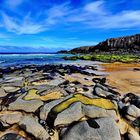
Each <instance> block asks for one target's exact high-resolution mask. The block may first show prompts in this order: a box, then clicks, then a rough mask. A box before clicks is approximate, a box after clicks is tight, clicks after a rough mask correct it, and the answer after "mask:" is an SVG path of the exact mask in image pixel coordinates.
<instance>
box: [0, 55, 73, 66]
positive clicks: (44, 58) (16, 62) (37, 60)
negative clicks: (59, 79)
mask: <svg viewBox="0 0 140 140" xmlns="http://www.w3.org/2000/svg"><path fill="white" fill-rule="evenodd" d="M65 56H71V55H70V54H0V67H1V68H2V67H10V66H24V65H32V64H36V65H44V64H57V63H63V62H64V61H66V60H64V59H63V57H65Z"/></svg>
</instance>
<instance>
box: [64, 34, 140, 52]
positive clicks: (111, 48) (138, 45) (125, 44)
mask: <svg viewBox="0 0 140 140" xmlns="http://www.w3.org/2000/svg"><path fill="white" fill-rule="evenodd" d="M93 52H112V53H139V52H140V34H136V35H131V36H124V37H118V38H110V39H107V40H105V41H103V42H100V43H99V44H97V45H95V46H83V47H78V48H74V49H72V50H70V51H68V52H67V53H93Z"/></svg>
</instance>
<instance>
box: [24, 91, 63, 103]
mask: <svg viewBox="0 0 140 140" xmlns="http://www.w3.org/2000/svg"><path fill="white" fill-rule="evenodd" d="M62 95H63V94H62V93H61V92H50V93H48V94H47V95H43V96H41V95H39V94H37V90H36V89H31V90H29V91H28V93H27V95H26V96H24V100H26V101H27V100H35V99H39V100H42V101H48V100H53V99H59V98H61V97H62Z"/></svg>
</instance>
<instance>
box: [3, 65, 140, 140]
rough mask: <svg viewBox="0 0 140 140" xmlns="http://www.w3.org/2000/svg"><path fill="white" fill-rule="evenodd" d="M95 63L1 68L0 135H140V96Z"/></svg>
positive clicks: (44, 138) (20, 139) (103, 138)
mask: <svg viewBox="0 0 140 140" xmlns="http://www.w3.org/2000/svg"><path fill="white" fill-rule="evenodd" d="M93 70H96V67H95V66H94V65H87V64H83V65H79V66H78V65H70V64H69V65H66V64H65V65H64V64H63V65H42V66H35V65H30V66H24V67H9V68H3V69H0V75H1V76H0V140H38V139H39V140H89V139H90V140H108V139H110V140H121V139H123V140H139V139H140V135H139V134H140V133H139V132H140V97H139V96H137V95H135V94H133V93H128V94H125V95H120V94H119V93H118V92H117V91H115V90H114V89H113V88H112V87H110V86H109V85H107V83H106V79H105V77H103V76H102V75H101V76H100V75H98V76H97V75H96V74H94V71H93Z"/></svg>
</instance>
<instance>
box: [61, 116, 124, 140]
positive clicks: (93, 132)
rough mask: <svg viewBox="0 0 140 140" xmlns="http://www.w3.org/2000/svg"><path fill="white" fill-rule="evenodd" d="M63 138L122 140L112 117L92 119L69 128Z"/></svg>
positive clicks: (65, 139)
mask: <svg viewBox="0 0 140 140" xmlns="http://www.w3.org/2000/svg"><path fill="white" fill-rule="evenodd" d="M62 140H121V137H120V133H119V129H118V127H117V126H116V123H115V121H114V120H113V119H111V118H99V119H95V120H93V119H90V120H88V121H84V122H80V123H78V124H75V125H73V126H71V127H70V128H68V131H67V130H66V131H65V133H63V135H62Z"/></svg>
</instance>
